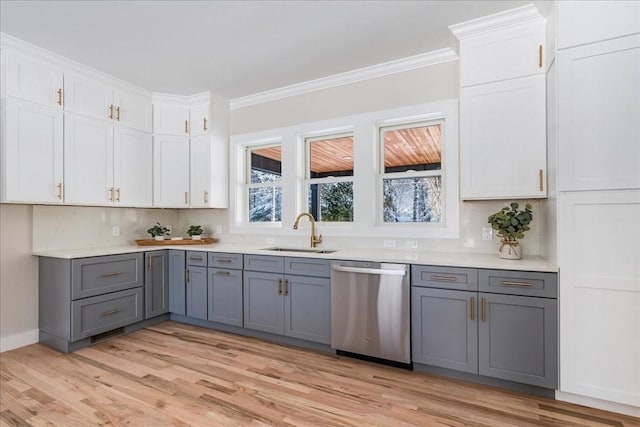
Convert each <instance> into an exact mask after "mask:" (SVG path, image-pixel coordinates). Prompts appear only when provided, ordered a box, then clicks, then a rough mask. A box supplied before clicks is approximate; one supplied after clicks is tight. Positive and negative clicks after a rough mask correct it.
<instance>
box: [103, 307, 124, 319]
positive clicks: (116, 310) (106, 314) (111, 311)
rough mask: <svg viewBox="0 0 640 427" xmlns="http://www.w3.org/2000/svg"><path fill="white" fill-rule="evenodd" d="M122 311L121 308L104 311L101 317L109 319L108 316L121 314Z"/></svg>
mask: <svg viewBox="0 0 640 427" xmlns="http://www.w3.org/2000/svg"><path fill="white" fill-rule="evenodd" d="M121 311H122V310H120V309H119V308H116V309H114V310H109V311H103V312H102V313H100V316H101V317H107V316H113V315H114V314H117V313H120V312H121Z"/></svg>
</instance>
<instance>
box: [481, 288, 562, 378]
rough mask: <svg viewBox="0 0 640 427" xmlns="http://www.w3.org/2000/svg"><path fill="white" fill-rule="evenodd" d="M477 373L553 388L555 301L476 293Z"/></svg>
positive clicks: (556, 375)
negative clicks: (477, 314) (477, 306)
mask: <svg viewBox="0 0 640 427" xmlns="http://www.w3.org/2000/svg"><path fill="white" fill-rule="evenodd" d="M478 297H479V298H480V322H479V324H478V337H479V339H478V365H479V369H478V371H479V373H480V374H481V375H487V376H490V377H494V378H502V379H505V380H510V381H515V382H519V383H526V384H532V385H536V386H540V387H547V388H556V386H557V385H558V381H557V378H558V362H557V360H558V347H557V343H558V332H557V327H558V326H557V325H558V318H557V313H558V311H557V310H558V308H557V301H556V300H554V299H548V298H532V297H523V296H514V295H500V294H489V293H482V292H481V293H479V294H478Z"/></svg>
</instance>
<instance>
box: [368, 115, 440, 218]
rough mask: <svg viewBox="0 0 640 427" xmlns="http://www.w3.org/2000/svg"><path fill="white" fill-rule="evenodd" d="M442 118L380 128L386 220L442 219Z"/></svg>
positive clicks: (383, 213) (383, 200) (383, 214)
mask: <svg viewBox="0 0 640 427" xmlns="http://www.w3.org/2000/svg"><path fill="white" fill-rule="evenodd" d="M442 129H443V122H442V121H437V122H433V121H432V122H421V123H411V124H401V125H394V126H384V127H380V128H379V141H380V145H381V151H382V155H381V170H382V171H383V173H381V180H382V182H381V184H382V222H383V223H398V222H402V223H439V222H441V221H443V216H442V176H443V170H442V164H443V162H442Z"/></svg>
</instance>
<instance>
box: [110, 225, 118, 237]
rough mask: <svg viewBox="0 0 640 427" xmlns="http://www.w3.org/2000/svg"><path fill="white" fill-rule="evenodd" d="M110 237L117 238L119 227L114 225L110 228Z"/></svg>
mask: <svg viewBox="0 0 640 427" xmlns="http://www.w3.org/2000/svg"><path fill="white" fill-rule="evenodd" d="M111 235H112V236H119V235H120V226H119V225H114V226H112V227H111Z"/></svg>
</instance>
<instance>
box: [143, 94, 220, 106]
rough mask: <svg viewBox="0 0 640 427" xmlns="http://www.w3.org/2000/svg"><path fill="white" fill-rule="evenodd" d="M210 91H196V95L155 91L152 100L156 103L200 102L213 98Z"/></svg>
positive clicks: (179, 103)
mask: <svg viewBox="0 0 640 427" xmlns="http://www.w3.org/2000/svg"><path fill="white" fill-rule="evenodd" d="M211 93H212V92H209V91H205V92H200V93H196V94H194V95H174V94H172V93H161V92H153V95H152V97H151V101H152V102H153V103H154V104H175V105H184V104H199V103H205V102H209V101H210V99H211Z"/></svg>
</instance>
